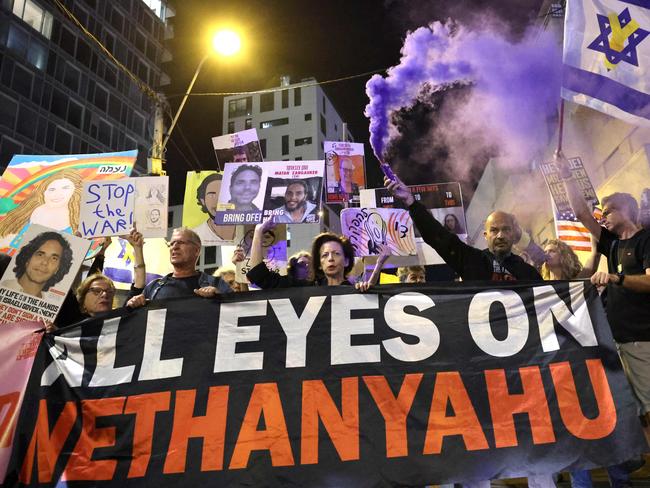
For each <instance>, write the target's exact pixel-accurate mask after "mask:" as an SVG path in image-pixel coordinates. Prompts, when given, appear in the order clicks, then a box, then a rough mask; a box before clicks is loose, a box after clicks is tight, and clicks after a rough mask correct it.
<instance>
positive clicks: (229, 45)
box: [152, 30, 241, 160]
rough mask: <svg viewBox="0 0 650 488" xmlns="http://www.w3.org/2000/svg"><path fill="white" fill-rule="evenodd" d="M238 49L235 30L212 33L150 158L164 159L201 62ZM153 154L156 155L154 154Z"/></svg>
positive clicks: (238, 41) (228, 54)
mask: <svg viewBox="0 0 650 488" xmlns="http://www.w3.org/2000/svg"><path fill="white" fill-rule="evenodd" d="M240 49H241V39H240V37H239V35H238V34H237V33H236V32H234V31H232V30H221V31H219V32H217V33H216V34H215V35H214V37H213V38H212V50H210V51H208V52H207V53H206V54H205V56H203V59H201V61H200V62H199V65H198V66H197V67H196V71H195V72H194V76H193V77H192V81H190V84H189V86H188V87H187V91H186V92H185V96H184V97H183V100H182V101H181V104H180V105H179V106H178V110H177V111H176V115H174V118H173V119H172V123H171V126H170V127H169V130H168V131H167V135H166V136H165V138H164V139H163V141H162V144H160V145H157V144H156V143H155V142H154V146H153V147H152V158H154V157H156V156H158V157H159V158H160V159H161V160H164V152H165V147H167V143H168V142H169V137H170V136H171V135H172V131H173V130H174V127H176V122H178V118H179V117H180V115H181V112H182V111H183V107H185V102H187V99H188V97H189V96H190V93H191V92H192V88H193V87H194V83H195V82H196V79H197V78H198V76H199V73H200V72H201V68H203V64H204V63H205V62H206V61H207V60H208V58H209V57H210V56H211V55H212V54H213V52H216V53H218V54H220V55H222V56H226V57H231V56H234V55H235V54H237V53H238V52H239V50H240ZM154 154H155V155H156V156H154Z"/></svg>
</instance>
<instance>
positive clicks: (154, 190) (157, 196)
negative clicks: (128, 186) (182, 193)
mask: <svg viewBox="0 0 650 488" xmlns="http://www.w3.org/2000/svg"><path fill="white" fill-rule="evenodd" d="M134 181H135V203H134V212H133V214H134V215H133V218H134V220H135V222H136V224H137V226H138V230H139V231H140V232H141V233H142V235H143V236H144V237H167V215H168V200H169V176H140V177H138V178H135V179H134Z"/></svg>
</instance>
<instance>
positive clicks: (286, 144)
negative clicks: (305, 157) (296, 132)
mask: <svg viewBox="0 0 650 488" xmlns="http://www.w3.org/2000/svg"><path fill="white" fill-rule="evenodd" d="M287 154H289V136H282V155H283V156H286V155H287Z"/></svg>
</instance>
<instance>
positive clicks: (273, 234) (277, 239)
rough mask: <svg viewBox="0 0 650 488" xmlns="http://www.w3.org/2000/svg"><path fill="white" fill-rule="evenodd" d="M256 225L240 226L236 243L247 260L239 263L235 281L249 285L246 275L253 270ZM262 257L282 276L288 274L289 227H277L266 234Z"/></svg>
mask: <svg viewBox="0 0 650 488" xmlns="http://www.w3.org/2000/svg"><path fill="white" fill-rule="evenodd" d="M254 232H255V226H254V225H246V226H244V225H238V226H237V234H236V237H235V242H236V243H237V246H238V247H241V248H242V249H243V250H244V253H245V255H246V258H245V259H244V261H241V262H239V263H237V273H236V277H235V279H236V280H237V282H238V283H248V278H246V273H248V272H249V271H250V269H251V266H250V256H251V244H252V243H253V233H254ZM262 255H263V257H264V262H265V263H266V265H267V266H268V268H269V269H270V270H272V271H275V272H276V273H280V274H282V275H285V274H287V226H286V225H276V226H275V228H274V229H272V230H270V231H268V232H267V233H266V234H264V239H263V240H262Z"/></svg>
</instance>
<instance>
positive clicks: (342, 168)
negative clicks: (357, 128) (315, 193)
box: [324, 141, 366, 203]
mask: <svg viewBox="0 0 650 488" xmlns="http://www.w3.org/2000/svg"><path fill="white" fill-rule="evenodd" d="M324 150H325V167H326V171H325V178H326V181H327V183H326V186H327V194H326V201H327V203H352V202H353V203H358V202H359V191H360V190H362V189H364V188H365V187H366V173H365V163H364V151H363V144H360V143H354V142H337V141H325V143H324Z"/></svg>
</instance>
